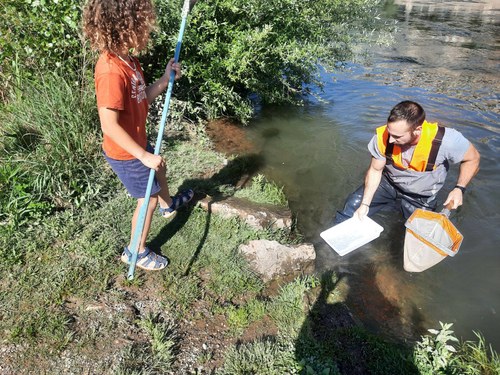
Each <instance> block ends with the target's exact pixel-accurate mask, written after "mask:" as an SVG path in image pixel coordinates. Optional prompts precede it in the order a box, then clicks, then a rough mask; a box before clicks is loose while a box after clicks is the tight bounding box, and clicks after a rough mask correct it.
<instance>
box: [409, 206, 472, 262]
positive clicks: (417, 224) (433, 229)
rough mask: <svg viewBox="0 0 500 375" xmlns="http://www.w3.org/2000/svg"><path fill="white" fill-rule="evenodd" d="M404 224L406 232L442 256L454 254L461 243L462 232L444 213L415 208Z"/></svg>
mask: <svg viewBox="0 0 500 375" xmlns="http://www.w3.org/2000/svg"><path fill="white" fill-rule="evenodd" d="M405 225H406V227H407V233H408V232H409V233H411V234H412V235H413V236H414V237H415V238H416V239H417V240H418V241H420V242H421V243H422V244H425V245H427V246H428V247H430V248H432V249H433V250H434V251H436V252H438V253H439V254H440V255H442V256H447V255H450V256H454V255H455V254H456V253H457V251H458V249H459V248H460V245H461V244H462V240H463V236H462V234H461V233H460V232H459V231H458V230H457V228H455V226H454V225H453V223H452V222H451V221H450V220H449V219H448V217H447V216H445V215H444V214H440V213H437V212H432V211H425V210H421V209H417V210H415V211H414V212H413V214H412V215H411V216H410V218H409V219H408V220H407V222H406V224H405Z"/></svg>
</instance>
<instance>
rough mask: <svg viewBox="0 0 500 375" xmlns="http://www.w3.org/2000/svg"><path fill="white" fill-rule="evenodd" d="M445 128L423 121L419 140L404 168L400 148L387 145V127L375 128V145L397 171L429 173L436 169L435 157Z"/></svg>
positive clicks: (391, 144)
mask: <svg viewBox="0 0 500 375" xmlns="http://www.w3.org/2000/svg"><path fill="white" fill-rule="evenodd" d="M444 131H445V128H444V127H443V126H438V124H437V123H429V122H427V121H424V123H423V124H422V133H421V135H420V140H419V141H418V143H417V146H416V147H415V151H414V152H413V156H412V158H411V161H410V164H409V165H408V166H407V167H405V166H404V165H403V160H402V156H401V155H402V152H401V147H399V146H398V145H396V144H394V143H389V132H388V131H387V125H384V126H380V127H378V128H377V145H378V149H379V150H380V152H381V153H382V154H383V155H385V157H386V158H387V162H388V163H390V164H393V165H394V166H395V167H397V168H399V169H409V170H413V171H417V172H430V171H433V170H434V169H435V168H436V165H435V162H436V157H437V154H438V151H439V147H440V146H441V141H442V139H443V135H444Z"/></svg>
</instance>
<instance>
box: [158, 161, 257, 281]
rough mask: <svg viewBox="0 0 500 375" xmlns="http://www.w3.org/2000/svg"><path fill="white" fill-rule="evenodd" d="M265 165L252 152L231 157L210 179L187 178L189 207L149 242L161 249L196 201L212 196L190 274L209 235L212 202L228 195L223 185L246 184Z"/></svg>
mask: <svg viewBox="0 0 500 375" xmlns="http://www.w3.org/2000/svg"><path fill="white" fill-rule="evenodd" d="M262 165H263V157H262V156H261V155H258V154H250V155H245V156H240V157H237V158H235V159H232V160H231V161H229V162H228V164H227V165H226V166H224V168H222V169H221V170H220V171H219V172H217V173H216V174H214V175H212V176H211V177H210V178H198V179H188V180H185V181H184V182H183V183H182V184H181V185H180V186H179V191H182V190H185V189H193V190H194V191H195V196H194V197H193V200H192V201H191V203H190V204H189V206H188V207H186V208H184V209H181V210H179V212H178V213H177V214H176V216H175V217H174V218H173V219H172V220H171V221H170V222H169V223H168V224H166V225H165V226H164V227H163V228H162V229H161V230H160V232H159V233H158V234H157V235H156V236H155V238H154V239H152V240H151V241H150V243H149V245H150V246H151V247H152V248H154V249H161V247H162V246H163V245H164V244H165V243H167V242H168V241H169V239H170V238H172V237H173V236H175V234H176V233H177V232H178V231H179V230H181V229H182V227H183V226H184V224H185V223H186V222H187V221H188V219H189V217H190V216H191V213H192V211H193V207H194V204H195V203H196V202H198V201H200V200H202V199H203V198H205V197H206V196H207V195H208V196H210V197H211V202H210V203H209V204H208V211H207V220H206V222H205V228H204V231H203V235H202V237H201V239H200V242H199V244H198V246H197V247H196V249H195V251H194V252H193V255H192V257H191V259H190V261H189V264H188V266H187V268H186V270H185V273H184V276H187V275H189V272H190V270H191V267H192V266H193V264H194V262H196V260H197V259H198V255H199V253H200V251H201V249H202V248H203V246H204V244H205V241H206V239H207V236H208V232H209V229H210V222H211V216H212V212H211V209H210V208H211V204H212V203H213V202H217V201H220V200H223V199H225V198H226V197H227V194H222V193H221V192H220V190H221V187H224V186H232V187H234V186H244V185H245V184H246V183H247V182H249V181H250V179H251V178H252V176H253V175H254V174H255V173H256V172H257V171H258V170H259V169H260V168H262Z"/></svg>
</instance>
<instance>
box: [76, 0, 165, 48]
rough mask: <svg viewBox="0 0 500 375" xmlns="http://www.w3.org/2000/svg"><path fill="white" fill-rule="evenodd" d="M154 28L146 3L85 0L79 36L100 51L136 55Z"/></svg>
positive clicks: (149, 5) (151, 11) (153, 15)
mask: <svg viewBox="0 0 500 375" xmlns="http://www.w3.org/2000/svg"><path fill="white" fill-rule="evenodd" d="M155 25H156V13H155V10H154V7H153V4H152V3H151V1H150V0H88V1H87V3H86V4H85V8H84V10H83V33H84V35H85V36H86V38H87V39H88V40H89V41H90V46H91V47H92V48H93V49H95V50H98V51H101V52H102V51H110V52H123V51H124V50H125V49H127V50H130V49H133V53H138V52H140V51H142V50H144V49H145V48H146V47H147V44H148V41H149V34H150V32H151V30H153V29H154V27H155Z"/></svg>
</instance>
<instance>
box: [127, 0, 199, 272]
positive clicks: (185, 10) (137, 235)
mask: <svg viewBox="0 0 500 375" xmlns="http://www.w3.org/2000/svg"><path fill="white" fill-rule="evenodd" d="M195 3H196V1H192V2H191V4H190V1H189V0H184V5H183V7H182V21H181V27H180V30H179V37H178V38H177V45H176V46H175V54H174V62H178V61H179V55H180V52H181V45H182V37H183V36H184V29H185V28H186V20H187V16H188V14H189V11H190V9H191V8H192V7H193V6H194V4H195ZM174 80H175V71H174V70H173V69H172V71H171V72H170V79H169V81H168V88H167V94H166V95H165V103H164V105H163V111H162V116H161V122H160V128H159V130H158V138H157V139H156V145H155V151H154V154H155V155H159V154H160V148H161V141H162V139H163V132H164V130H165V122H166V119H167V115H168V108H169V106H170V97H171V96H172V89H173V87H174ZM154 178H155V170H154V169H151V171H150V172H149V179H148V185H147V188H146V194H145V196H144V202H143V203H142V206H141V209H140V210H139V216H138V217H137V224H136V227H135V231H134V236H133V238H132V243H131V247H130V252H131V253H132V259H130V266H129V269H128V276H127V277H128V279H129V280H132V279H133V278H134V272H135V265H136V263H137V254H138V253H139V243H140V242H141V237H142V232H143V230H144V222H145V220H146V212H147V210H148V206H149V199H150V198H151V190H152V188H153V181H154Z"/></svg>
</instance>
